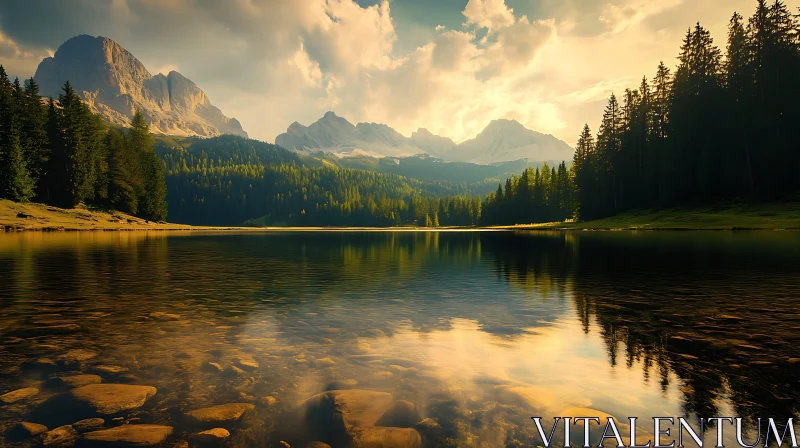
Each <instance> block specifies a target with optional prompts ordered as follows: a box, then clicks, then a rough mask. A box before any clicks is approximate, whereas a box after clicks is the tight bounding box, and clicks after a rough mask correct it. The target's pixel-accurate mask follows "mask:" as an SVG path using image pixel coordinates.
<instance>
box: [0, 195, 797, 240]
mask: <svg viewBox="0 0 800 448" xmlns="http://www.w3.org/2000/svg"><path fill="white" fill-rule="evenodd" d="M0 230H2V231H4V233H17V232H111V231H114V232H140V231H146V232H148V231H157V232H178V231H184V232H186V231H189V232H508V231H548V232H575V231H583V232H630V231H648V232H650V231H717V232H720V231H729V232H736V231H784V232H797V231H800V203H796V202H788V203H773V204H755V205H748V204H728V205H723V206H719V205H718V206H716V207H713V208H708V207H695V208H679V209H663V210H640V211H633V212H626V213H621V214H619V215H616V216H612V217H609V218H604V219H599V220H594V221H584V222H549V223H536V224H517V225H504V226H483V227H412V226H401V227H366V226H346V227H334V226H291V227H275V226H267V227H245V226H194V225H189V224H175V223H156V222H150V221H147V220H144V219H141V218H137V217H134V216H130V215H126V214H124V213H119V212H115V211H106V210H95V209H88V208H86V207H77V208H74V209H61V208H57V207H53V206H49V205H44V204H37V203H18V202H12V201H9V200H5V199H3V200H0Z"/></svg>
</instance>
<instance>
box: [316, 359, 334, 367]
mask: <svg viewBox="0 0 800 448" xmlns="http://www.w3.org/2000/svg"><path fill="white" fill-rule="evenodd" d="M334 364H336V361H334V360H332V359H331V358H327V357H326V358H319V359H317V361H316V365H317V366H319V367H329V366H332V365H334Z"/></svg>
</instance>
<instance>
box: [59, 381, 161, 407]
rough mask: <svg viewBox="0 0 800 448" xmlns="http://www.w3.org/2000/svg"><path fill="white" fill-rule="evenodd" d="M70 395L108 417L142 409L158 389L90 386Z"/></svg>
mask: <svg viewBox="0 0 800 448" xmlns="http://www.w3.org/2000/svg"><path fill="white" fill-rule="evenodd" d="M70 394H71V396H72V397H73V398H74V399H75V400H77V401H79V402H81V403H84V404H86V405H88V406H89V407H91V408H92V409H93V410H94V411H95V412H97V413H98V414H106V415H108V414H116V413H117V412H121V411H127V410H130V409H138V408H140V407H142V406H143V405H144V403H145V401H147V400H148V399H149V398H150V397H152V396H153V395H155V394H156V388H155V387H152V386H135V385H131V384H90V385H88V386H83V387H79V388H77V389H73V390H71V391H70Z"/></svg>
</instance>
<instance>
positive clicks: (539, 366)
mask: <svg viewBox="0 0 800 448" xmlns="http://www.w3.org/2000/svg"><path fill="white" fill-rule="evenodd" d="M0 266H1V268H0V307H2V308H1V309H2V315H0V385H1V386H0V395H2V394H7V393H11V394H10V395H2V397H0V400H2V401H3V402H0V431H1V432H2V437H3V438H2V439H0V446H29V445H33V444H35V443H38V439H37V438H36V437H30V434H28V433H26V432H25V431H23V430H22V429H21V428H20V427H19V426H18V423H19V422H22V421H26V422H32V423H37V424H43V425H45V426H47V429H49V430H52V429H54V428H60V432H59V433H57V434H51V433H47V434H49V436H47V435H46V437H50V438H49V439H48V440H51V441H52V440H56V442H59V441H61V442H63V443H62V444H61V445H58V444H57V443H56V444H54V445H53V446H71V445H72V444H83V443H89V442H91V443H94V444H101V445H102V444H106V445H114V444H115V443H120V442H121V441H128V442H129V443H133V442H132V441H136V440H138V441H139V442H142V441H143V442H142V444H145V445H146V444H157V443H163V444H164V446H187V445H186V441H190V442H191V444H192V445H203V444H208V443H211V444H220V443H223V444H226V445H229V446H275V447H284V446H287V445H290V446H292V447H301V448H302V447H306V446H324V445H321V444H316V445H313V444H312V445H309V444H310V443H311V442H314V441H318V442H326V443H328V444H329V445H330V446H334V447H336V446H351V445H356V446H387V447H389V446H426V447H427V446H431V447H433V446H474V447H495V446H504V447H523V446H536V445H541V444H542V442H541V440H540V438H539V436H538V432H537V429H536V427H535V425H534V424H533V422H532V420H531V417H532V416H542V417H545V419H544V421H548V419H551V418H552V417H554V416H575V417H576V416H589V415H586V414H591V415H598V416H606V415H612V416H614V417H616V418H617V419H618V420H622V421H623V422H627V418H628V417H630V416H637V417H639V418H640V419H641V420H642V421H644V422H645V423H644V425H643V427H642V428H641V430H640V431H639V433H641V434H642V437H643V438H644V441H646V440H647V437H652V434H653V427H652V420H651V417H654V416H664V417H668V416H672V417H678V416H686V417H697V416H701V417H715V416H734V417H744V418H745V421H747V422H753V421H754V420H753V419H755V418H757V417H775V418H782V419H783V420H784V422H785V421H786V419H787V418H789V417H792V416H795V415H796V414H797V410H798V398H800V396H799V395H800V388H798V384H800V383H799V380H800V371H798V367H800V331H798V330H797V329H798V326H799V325H800V312H798V298H799V297H800V233H795V232H737V233H733V232H567V233H558V232H475V231H473V232H246V233H245V232H242V233H196V232H187V233H177V232H176V233H170V232H150V233H140V232H85V233H81V232H76V233H38V232H31V233H19V234H13V233H7V234H0ZM117 385H121V386H117ZM20 390H21V392H20ZM4 397H5V398H4ZM98 418H99V419H102V420H97V419H98ZM87 419H94V420H87ZM79 420H80V421H81V423H80V424H77V425H73V426H71V427H62V426H63V425H71V424H73V423H76V422H78V421H79ZM549 422H550V423H549V425H552V420H549ZM603 422H604V423H605V419H603ZM210 428H223V429H224V430H220V431H211V432H209V433H205V434H201V432H202V431H204V430H207V429H210ZM26 431H28V432H31V431H30V430H26ZM581 431H582V430H578V429H576V430H575V431H574V433H573V435H572V437H573V439H574V440H578V441H580V440H582V432H581ZM726 431H727V433H726V436H725V437H726V439H728V440H730V438H731V437H733V434H732V430H730V427H727V428H726ZM33 432H35V431H33ZM548 432H549V427H548ZM625 432H627V429H625ZM225 433H227V435H226V434H225ZM594 433H596V429H595V430H593V434H594ZM674 435H675V433H674V432H673V436H674ZM38 437H42V436H38ZM59 437H60V438H59ZM575 437H577V439H575ZM707 437H710V435H709V434H707ZM137 438H138V439H137ZM556 438H558V436H556ZM668 440H669V438H668ZM596 443H597V442H596V441H593V444H596ZM607 443H608V442H607ZM612 445H613V444H612ZM711 446H713V444H711Z"/></svg>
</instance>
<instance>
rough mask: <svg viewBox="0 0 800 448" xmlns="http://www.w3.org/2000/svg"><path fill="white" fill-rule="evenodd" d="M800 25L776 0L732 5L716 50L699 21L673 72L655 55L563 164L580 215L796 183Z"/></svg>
mask: <svg viewBox="0 0 800 448" xmlns="http://www.w3.org/2000/svg"><path fill="white" fill-rule="evenodd" d="M798 30H800V24H798V20H797V17H796V16H794V15H792V13H791V12H790V11H789V9H788V8H787V7H786V5H785V4H784V3H783V1H782V0H774V1H773V2H771V3H769V4H768V3H767V0H758V3H757V7H756V11H755V13H754V14H753V15H752V16H751V17H750V18H749V19H748V20H747V21H746V22H745V20H744V19H743V17H742V16H741V15H739V14H738V13H734V14H733V16H732V17H731V19H730V23H729V26H728V40H727V48H726V52H725V55H723V52H722V50H721V49H720V48H719V47H718V46H717V45H715V44H714V41H713V39H712V37H711V34H710V33H709V32H708V30H707V29H705V28H704V27H703V26H702V25H700V23H697V24H696V25H695V26H694V27H692V28H690V29H688V30H687V32H686V36H685V37H684V39H683V43H682V45H681V47H680V54H679V55H678V66H677V68H676V69H675V71H674V73H673V72H672V71H671V70H670V69H669V68H668V67H667V65H666V64H664V63H663V62H662V63H661V64H660V65H659V66H658V68H657V70H656V74H655V76H654V77H653V78H652V79H648V78H647V77H643V78H642V81H641V83H640V85H639V86H638V88H636V89H627V90H626V91H625V93H624V95H623V96H622V97H621V98H618V97H617V96H616V95H614V94H612V95H611V97H610V98H609V100H608V105H607V107H606V109H605V112H604V113H603V119H602V122H601V125H600V129H599V131H598V132H597V136H596V137H594V136H593V135H592V132H591V130H590V129H589V126H588V125H586V126H584V128H583V131H582V132H581V134H580V138H579V140H578V144H577V147H576V151H575V156H574V160H573V165H572V169H573V170H574V179H575V184H576V190H577V208H576V209H577V214H578V216H579V217H580V219H584V220H586V219H596V218H601V217H605V216H610V215H614V214H616V213H619V212H622V211H625V210H630V209H636V208H650V207H659V206H670V205H676V204H682V203H688V202H693V201H704V202H713V201H716V200H720V199H724V198H727V197H735V196H743V195H757V196H758V197H760V198H763V199H764V200H770V199H776V198H780V197H782V196H784V195H786V194H787V193H789V192H791V191H794V190H796V189H797V188H798V187H800V176H798V170H799V169H800V140H798V139H797V137H796V133H795V132H793V130H794V129H795V127H796V126H797V125H798V124H800V108H798V107H797V105H798V104H800V39H798V36H799V35H800V34H799V33H798Z"/></svg>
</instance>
